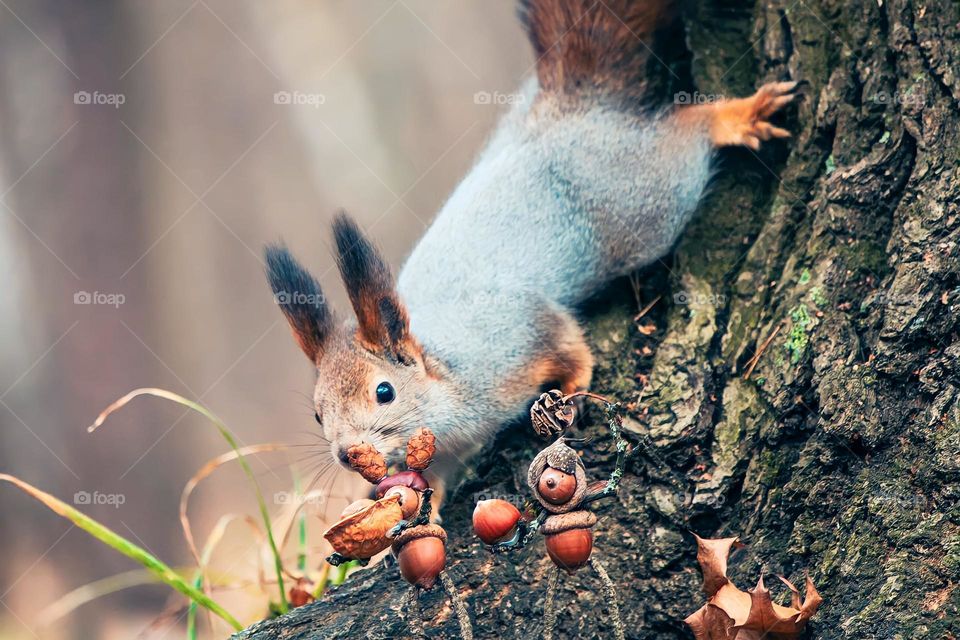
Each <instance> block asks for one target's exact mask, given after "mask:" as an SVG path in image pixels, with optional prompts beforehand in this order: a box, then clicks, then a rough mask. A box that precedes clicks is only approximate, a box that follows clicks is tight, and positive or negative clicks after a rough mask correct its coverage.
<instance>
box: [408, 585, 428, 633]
mask: <svg viewBox="0 0 960 640" xmlns="http://www.w3.org/2000/svg"><path fill="white" fill-rule="evenodd" d="M407 593H408V596H407V607H406V609H407V618H408V620H407V624H409V625H410V630H411V631H413V637H415V638H426V637H427V636H426V634H425V633H424V631H423V614H422V613H421V612H420V590H419V589H417V588H416V587H414V586H411V587H410V590H409V591H408V592H407Z"/></svg>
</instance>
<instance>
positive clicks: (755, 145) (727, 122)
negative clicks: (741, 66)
mask: <svg viewBox="0 0 960 640" xmlns="http://www.w3.org/2000/svg"><path fill="white" fill-rule="evenodd" d="M799 84H800V83H799V82H793V81H791V82H770V83H767V84H765V85H763V86H762V87H760V88H759V89H758V90H757V92H756V93H755V94H753V95H752V96H750V97H749V98H739V99H736V100H721V101H719V102H716V103H713V104H711V105H706V106H705V107H704V108H705V109H707V110H708V114H707V119H708V120H709V127H710V139H711V140H712V141H713V143H714V144H715V145H717V146H718V147H725V146H745V147H749V148H751V149H753V150H754V151H758V150H759V149H760V144H761V142H765V141H767V140H771V139H773V138H789V137H790V132H789V131H787V130H786V129H782V128H780V127H777V126H775V125H773V124H771V123H770V122H768V119H769V118H770V117H772V116H773V115H774V114H775V113H777V112H778V111H779V110H780V109H782V108H783V107H785V106H786V105H788V104H790V103H791V102H793V101H794V100H795V99H796V97H797V95H798V94H797V93H796V91H795V90H796V88H797V86H798V85H799ZM693 108H697V107H693Z"/></svg>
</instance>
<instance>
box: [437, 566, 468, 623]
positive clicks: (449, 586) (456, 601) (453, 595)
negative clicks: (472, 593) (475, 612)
mask: <svg viewBox="0 0 960 640" xmlns="http://www.w3.org/2000/svg"><path fill="white" fill-rule="evenodd" d="M440 582H442V583H443V588H444V589H446V590H447V594H448V595H449V596H450V601H451V602H452V603H453V610H454V611H456V612H457V622H459V623H460V635H461V637H462V638H463V640H473V625H471V624H470V615H469V614H468V613H467V608H466V607H465V606H463V600H461V599H460V592H459V591H457V586H456V585H455V584H453V580H451V579H450V576H449V575H448V574H447V572H446V571H441V572H440Z"/></svg>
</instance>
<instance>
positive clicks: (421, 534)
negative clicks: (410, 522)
mask: <svg viewBox="0 0 960 640" xmlns="http://www.w3.org/2000/svg"><path fill="white" fill-rule="evenodd" d="M446 542H447V532H446V531H444V530H443V527H441V526H439V525H435V524H425V525H420V526H418V527H411V528H409V529H406V530H405V531H403V533H401V534H400V535H399V536H397V540H396V542H394V545H393V551H394V553H395V554H396V555H397V564H398V565H399V566H400V575H401V576H403V579H404V580H406V581H407V582H409V583H410V584H413V585H416V586H418V587H420V588H421V589H430V588H432V587H433V585H434V584H435V583H436V581H437V577H438V576H439V575H440V572H442V571H443V568H444V567H445V566H446V564H447V554H446Z"/></svg>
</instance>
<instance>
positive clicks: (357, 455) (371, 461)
mask: <svg viewBox="0 0 960 640" xmlns="http://www.w3.org/2000/svg"><path fill="white" fill-rule="evenodd" d="M347 462H348V463H349V464H350V468H351V469H353V470H354V471H356V472H357V473H359V474H360V475H361V476H363V479H364V480H366V481H367V482H370V483H372V484H377V483H378V482H380V481H381V480H382V479H383V477H384V476H385V475H387V463H386V460H384V458H383V454H382V453H380V452H379V451H377V448H376V447H374V446H373V445H372V444H369V443H367V442H362V443H360V444H355V445H353V446H352V447H350V448H349V449H347Z"/></svg>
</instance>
